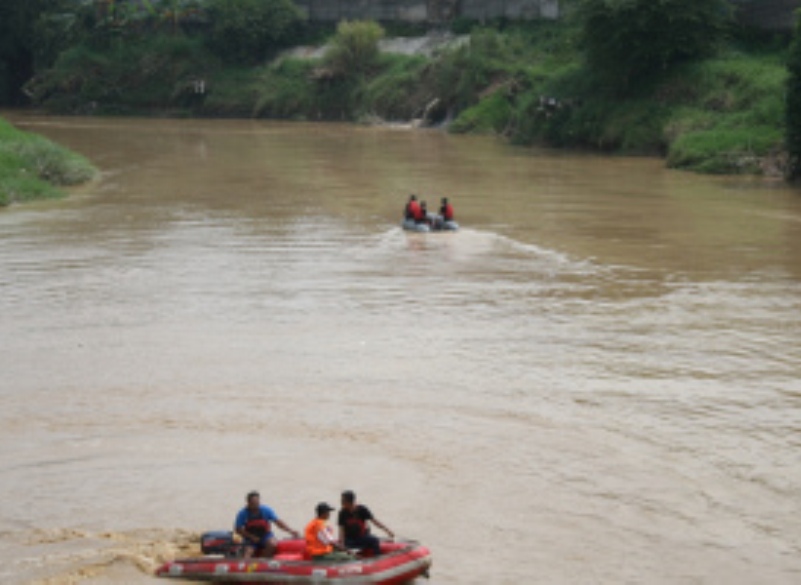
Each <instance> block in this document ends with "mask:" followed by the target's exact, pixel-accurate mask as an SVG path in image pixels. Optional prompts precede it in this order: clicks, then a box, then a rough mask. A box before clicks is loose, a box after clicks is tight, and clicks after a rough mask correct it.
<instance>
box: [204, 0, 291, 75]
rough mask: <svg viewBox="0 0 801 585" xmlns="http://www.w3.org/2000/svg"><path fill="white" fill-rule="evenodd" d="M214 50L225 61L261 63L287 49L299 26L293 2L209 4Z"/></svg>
mask: <svg viewBox="0 0 801 585" xmlns="http://www.w3.org/2000/svg"><path fill="white" fill-rule="evenodd" d="M206 10H207V12H208V15H209V18H210V20H211V22H212V31H211V48H212V50H213V51H214V52H215V53H216V54H217V55H218V56H219V57H221V58H222V59H224V60H226V61H230V62H234V63H240V64H242V65H249V64H253V63H258V62H259V61H261V60H263V59H264V58H266V57H267V56H269V54H270V53H271V52H273V51H274V50H276V49H278V48H280V47H282V46H286V45H287V44H288V43H289V42H290V40H291V37H292V33H293V32H294V31H295V30H296V28H295V27H296V26H297V24H298V23H299V22H300V19H301V14H300V12H299V10H298V8H297V6H296V5H295V3H294V2H292V0H209V1H208V3H207V6H206Z"/></svg>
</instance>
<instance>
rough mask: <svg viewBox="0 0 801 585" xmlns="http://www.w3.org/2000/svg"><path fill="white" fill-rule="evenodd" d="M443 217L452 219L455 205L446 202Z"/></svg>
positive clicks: (443, 207)
mask: <svg viewBox="0 0 801 585" xmlns="http://www.w3.org/2000/svg"><path fill="white" fill-rule="evenodd" d="M442 219H444V220H445V221H451V220H452V219H453V205H451V204H450V203H446V204H445V205H443V206H442Z"/></svg>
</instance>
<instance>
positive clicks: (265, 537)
mask: <svg viewBox="0 0 801 585" xmlns="http://www.w3.org/2000/svg"><path fill="white" fill-rule="evenodd" d="M246 500H247V506H245V507H244V508H242V509H241V510H240V511H239V514H237V516H236V521H235V522H234V530H235V531H236V533H237V534H239V535H240V536H241V537H242V544H243V545H244V548H245V554H244V556H245V558H246V559H249V558H250V557H254V556H255V557H271V556H273V555H274V554H275V550H276V547H277V545H278V543H277V541H276V540H275V535H274V534H273V532H272V526H271V524H270V523H271V522H273V523H275V525H276V526H278V527H279V528H281V529H282V530H285V531H286V532H289V533H290V534H292V536H294V537H295V538H299V537H300V533H299V532H297V531H296V530H292V529H291V528H290V527H289V526H287V525H286V524H284V522H283V521H281V520H279V519H278V516H276V515H275V512H273V510H272V508H269V507H268V506H262V505H261V500H260V496H259V492H250V493H249V494H248V495H247V498H246Z"/></svg>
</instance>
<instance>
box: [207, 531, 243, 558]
mask: <svg viewBox="0 0 801 585" xmlns="http://www.w3.org/2000/svg"><path fill="white" fill-rule="evenodd" d="M200 550H201V551H202V552H203V554H204V555H223V556H225V557H238V556H241V553H242V545H241V544H239V543H237V542H236V541H235V540H234V533H233V532H225V531H222V530H218V531H215V532H204V533H203V534H202V535H201V536H200Z"/></svg>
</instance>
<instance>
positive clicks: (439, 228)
mask: <svg viewBox="0 0 801 585" xmlns="http://www.w3.org/2000/svg"><path fill="white" fill-rule="evenodd" d="M401 227H403V229H404V230H406V231H407V232H423V233H425V232H455V231H457V230H458V229H459V224H458V223H456V222H455V221H453V220H451V221H443V219H442V217H441V216H439V215H430V214H429V217H428V222H425V223H417V222H416V221H414V220H413V219H404V220H403V222H402V223H401Z"/></svg>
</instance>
